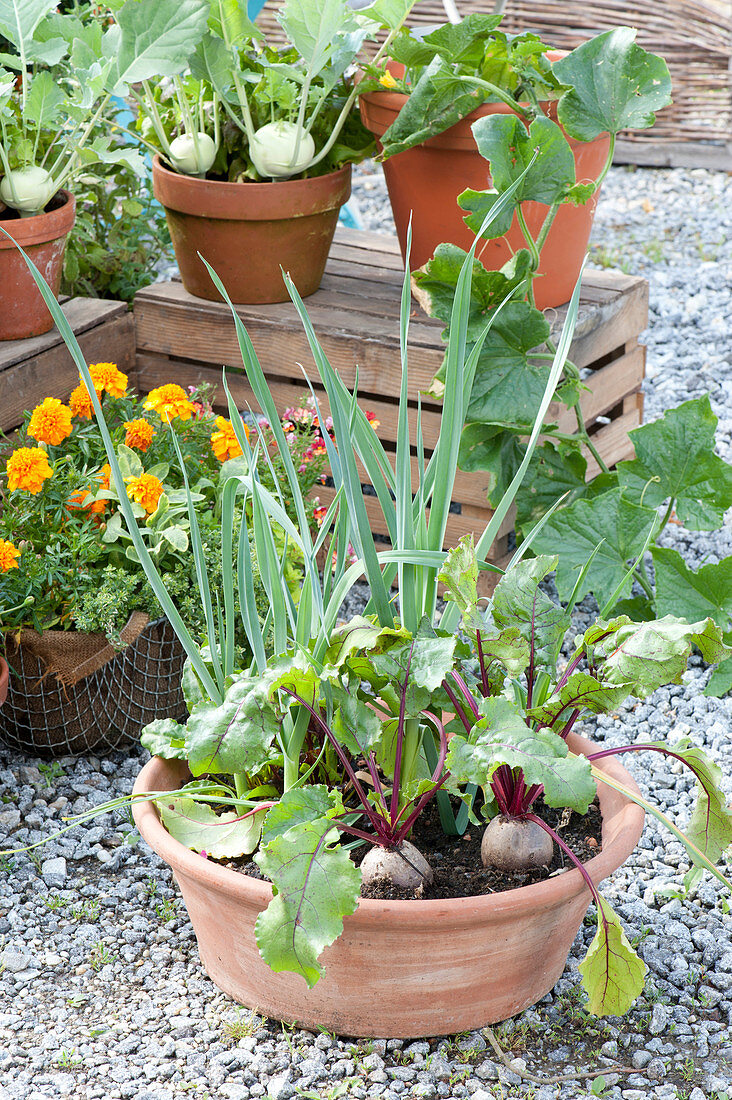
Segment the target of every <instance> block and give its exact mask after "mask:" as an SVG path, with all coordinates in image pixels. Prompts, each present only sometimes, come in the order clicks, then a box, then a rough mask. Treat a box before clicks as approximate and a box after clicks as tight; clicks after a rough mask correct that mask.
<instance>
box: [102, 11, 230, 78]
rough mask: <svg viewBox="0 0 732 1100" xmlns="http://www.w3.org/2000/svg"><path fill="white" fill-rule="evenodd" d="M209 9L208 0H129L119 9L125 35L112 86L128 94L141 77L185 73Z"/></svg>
mask: <svg viewBox="0 0 732 1100" xmlns="http://www.w3.org/2000/svg"><path fill="white" fill-rule="evenodd" d="M209 11H210V5H209V4H208V3H207V2H206V0H127V2H126V3H125V5H124V6H123V7H122V8H121V9H120V11H119V12H118V13H117V23H118V25H119V27H120V30H121V37H120V41H119V52H118V53H117V54H116V58H115V65H114V68H113V70H112V75H111V83H112V87H111V89H110V90H111V91H112V92H113V93H114V94H115V95H124V94H125V92H126V89H127V88H128V86H129V85H130V84H134V83H136V82H138V81H140V80H150V79H153V78H155V77H160V76H174V75H175V74H176V73H182V72H183V70H184V69H185V67H186V65H187V64H188V59H189V58H190V56H191V54H192V53H193V51H194V49H195V47H196V44H197V43H198V42H199V40H200V39H201V38H202V37H203V35H204V33H205V31H206V22H207V20H208V15H209Z"/></svg>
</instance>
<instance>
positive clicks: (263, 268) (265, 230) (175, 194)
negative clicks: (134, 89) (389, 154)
mask: <svg viewBox="0 0 732 1100" xmlns="http://www.w3.org/2000/svg"><path fill="white" fill-rule="evenodd" d="M153 191H154V193H155V198H156V199H158V201H159V202H160V203H162V205H163V206H164V208H165V216H166V218H167V220H168V228H169V229H170V236H171V239H172V241H173V248H174V249H175V258H176V261H177V263H178V267H179V269H180V274H181V279H182V280H183V286H184V287H185V288H186V290H187V291H189V293H191V294H195V295H196V296H197V297H198V298H207V299H208V300H209V301H214V302H220V301H221V295H220V294H219V292H218V290H217V289H216V287H215V286H214V284H213V281H212V280H211V276H210V275H209V273H208V271H207V270H206V267H205V265H204V264H203V263H202V262H201V259H200V256H199V255H198V253H199V252H200V254H201V256H204V257H205V259H206V260H207V261H208V262H209V263H210V264H211V266H212V267H213V269H214V271H215V272H216V274H217V275H218V276H219V278H220V279H221V281H222V283H223V284H224V286H225V287H226V290H227V292H228V294H229V296H230V297H231V300H232V301H233V302H234V303H235V304H237V305H250V304H251V305H255V304H260V303H268V302H284V301H287V300H289V294H288V293H287V290H286V288H285V284H284V281H283V278H282V270H280V269H281V268H282V269H283V270H284V271H287V272H289V273H290V275H291V276H292V279H293V282H294V283H295V286H296V287H297V289H298V291H299V293H300V294H301V296H302V297H303V298H304V297H306V296H307V295H308V294H314V293H315V291H316V290H317V289H318V287H319V286H320V282H321V279H322V278H323V272H324V271H325V264H326V261H327V259H328V252H329V251H330V246H331V243H332V241H333V234H334V233H335V229H336V225H337V223H338V213H339V211H340V208H341V207H342V206H343V205H344V204H345V203H346V202H348V199H349V196H350V194H351V166H350V164H349V165H346V166H345V167H344V168H340V169H339V170H338V171H337V172H330V173H328V175H325V176H315V177H314V178H313V179H302V180H282V181H280V182H277V183H226V182H219V181H217V180H201V179H196V178H195V177H193V176H183V175H180V174H179V173H178V172H172V171H171V170H170V169H169V168H166V167H165V165H164V164H163V162H162V160H161V159H160V157H159V156H155V157H154V158H153Z"/></svg>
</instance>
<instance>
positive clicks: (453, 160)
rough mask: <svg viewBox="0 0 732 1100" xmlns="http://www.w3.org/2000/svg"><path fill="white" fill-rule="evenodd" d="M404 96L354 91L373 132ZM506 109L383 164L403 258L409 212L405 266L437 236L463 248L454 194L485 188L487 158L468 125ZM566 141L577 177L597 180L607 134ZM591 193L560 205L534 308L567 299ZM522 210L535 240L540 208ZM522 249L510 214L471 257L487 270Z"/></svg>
mask: <svg viewBox="0 0 732 1100" xmlns="http://www.w3.org/2000/svg"><path fill="white" fill-rule="evenodd" d="M406 101H407V96H405V95H403V94H402V93H399V92H387V91H384V92H370V93H369V94H368V95H364V96H361V98H360V105H361V117H362V119H363V122H364V125H365V126H366V127H367V128H368V129H369V130H371V132H372V133H374V134H376V136H377V138H378V137H380V136H381V135H382V134H383V133H384V132H385V130H387V129H388V127H389V126H391V124H392V123H393V122H394V119H395V118H396V116H397V115H398V114H399V111H400V110H401V109H402V107H403V106H404V104H405V103H406ZM542 107H543V109H544V110H547V113H548V114H549V115H550V117H551V110H548V108H549V104H546V103H544V104H542ZM511 113H512V112H511V109H510V107H508V106H506V104H504V103H487V104H484V105H483V106H482V107H479V108H478V109H477V110H475V111H473V112H472V114H470V115H468V116H467V118H464V119H462V120H461V121H460V122H458V123H457V124H456V125H455V126H451V127H450V129H449V130H446V131H445V133H444V134H439V135H438V136H437V137H433V138H429V139H428V140H427V141H426V142H424V144H422V145H417V146H415V147H414V148H413V149H407V150H406V152H404V153H397V154H396V156H393V157H390V158H389V159H388V160H386V161H384V175H385V177H386V185H387V188H388V190H389V198H390V200H391V208H392V211H393V214H394V222H395V224H396V231H397V236H398V237H399V244H400V247H401V250H402V255H404V252H405V249H406V241H407V227H408V225H409V217H410V214H411V216H412V254H411V258H410V264H411V267H412V268H413V269H414V268H417V267H421V266H422V265H423V264H425V263H427V261H428V260H429V259H430V257H431V256H433V255H434V252H435V249H436V248H437V246H438V244H441V243H442V242H443V241H444V242H448V243H450V244H457V245H460V246H461V248H465V249H467V248H470V246H471V244H472V243H473V239H474V236H473V233H472V232H471V231H470V230H469V229H468V227H467V226H466V225H465V222H464V221H463V217H464V216H465V212H464V211H463V210H461V209H460V207H459V206H458V205H457V198H458V195H460V194H461V193H462V192H463V191H465V190H466V189H467V188H473V189H474V190H475V191H482V190H485V189H486V188H488V187H491V186H492V182H491V176H490V172H489V170H488V162H487V161H486V160H485V159H484V158H483V157H482V156H481V155H480V153H479V152H478V148H477V146H476V144H475V140H474V138H473V134H472V131H471V129H470V127H471V125H472V124H473V123H474V122H475V121H476V120H477V119H479V118H484V117H485V116H486V115H490V114H511ZM568 140H569V143H570V145H571V146H572V151H573V153H574V158H575V164H576V171H577V182H578V183H579V182H582V181H587V180H591V179H596V178H597V176H598V175H599V173H600V172H601V171H602V168H603V165H604V164H605V160H606V159H607V155H608V150H609V148H610V139H609V137H608V135H607V134H602V135H601V136H600V137H598V138H596V139H595V141H590V142H581V141H575V140H574V139H572V138H569V139H568ZM597 197H598V196H597V195H593V197H592V198H591V199H590V200H589V202H588V203H586V205H585V206H562V207H560V209H559V211H558V213H557V216H556V218H555V219H554V224H553V225H552V227H551V229H550V231H549V235H548V237H547V240H546V244H545V245H544V248H543V250H542V265H541V268H540V270H539V274H540V275H543V276H545V277H544V278H539V279H537V281H536V282H535V283H534V294H535V297H536V304H537V306H538V307H539V309H547V308H550V307H552V306H560V305H563V304H564V303H565V302H568V301H569V299H570V297H571V296H572V291H573V290H574V285H575V283H576V282H577V278H578V276H579V272H580V267H581V266H582V261H583V259H584V257H585V253H586V252H587V244H588V242H589V239H590V232H591V230H592V221H593V218H594V216H595V208H596V206H597ZM523 209H524V214H525V217H526V222H527V225H528V227H529V230H530V231H531V233H532V236H534V237H536V236H537V235H538V232H539V229H540V228H541V225H542V222H543V221H544V217H545V215H546V212H547V207H546V206H543V205H542V204H540V203H533V202H531V203H525V204H524V207H523ZM523 247H525V245H524V238H523V235H522V233H521V230H520V229H519V227H518V223H517V222H516V219H515V218H514V221H513V224H512V226H511V229H510V230H509V232H508V233H507V234H506V236H505V237H500V238H498V239H497V240H495V241H485V242H482V243H481V244H480V245H479V246H478V250H477V253H476V255H477V257H478V258H479V259H480V261H481V263H482V264H483V265H484V266H485V267H487V268H488V270H489V271H492V270H497V269H498V268H500V267H502V266H503V264H504V263H506V261H507V260H509V259H510V258H511V256H512V255H513V254H514V253H515V252H516V251H517V250H518V249H519V248H523Z"/></svg>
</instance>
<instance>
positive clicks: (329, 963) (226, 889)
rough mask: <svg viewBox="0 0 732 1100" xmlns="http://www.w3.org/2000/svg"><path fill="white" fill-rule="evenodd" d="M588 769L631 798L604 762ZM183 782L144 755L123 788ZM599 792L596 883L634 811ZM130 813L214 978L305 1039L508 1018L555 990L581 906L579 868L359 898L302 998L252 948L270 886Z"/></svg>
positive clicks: (584, 895) (627, 849)
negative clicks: (513, 882)
mask: <svg viewBox="0 0 732 1100" xmlns="http://www.w3.org/2000/svg"><path fill="white" fill-rule="evenodd" d="M568 744H569V747H570V749H571V751H572V752H584V753H588V752H592V751H595V749H596V746H595V745H593V744H592V743H591V742H589V741H586V740H585V739H584V738H581V737H579V736H577V735H576V734H570V736H569V738H568ZM597 767H598V768H599V769H600V770H602V771H605V772H607V774H608V775H609V776H612V777H613V778H614V779H616V780H618V781H619V782H621V783H622V784H624V785H625V786H627V787H629V788H630V790H632V791H637V790H638V788H637V786H636V784H635V783H634V781H633V779H632V778H631V776H630V775H629V774H628V772H627V771H626V770H625V768H624V767H623V766H622V765H621V764H620V763H619V762H618V761H617V760H616V759H614V758H613V757H607V758H605V759H604V760H601V761H598V762H597ZM188 778H189V773H188V769H187V767H186V765H185V763H184V762H183V761H181V760H170V761H164V760H161V759H160V758H159V757H153V759H152V760H150V761H149V762H148V763H147V764H146V765H145V767H144V768H143V769H142V771H141V772H140V774H139V776H138V777H137V782H136V783H135V787H134V793H135V794H138V795H139V794H143V793H151V792H153V791H165V790H168V791H172V790H176V789H177V788H178V787H179V786H180V784H181V783H184V782H185V781H186V780H187V779H188ZM598 793H599V799H600V809H601V812H602V850H601V852H600V854H599V855H597V856H595V857H594V858H593V859H591V860H589V861H588V863H586V864H585V869H586V870H587V872H588V874H589V875H590V876H591V877H592V880H593V882H594V883H595V884H599V883H600V882H601V881H602V879H604V878H606V877H607V876H608V875H610V874H612V872H613V871H614V870H616V869H617V868H618V867H619V866H620V865H621V863H623V861H624V860H626V859H627V858H628V856H629V855H630V853H631V852H632V851H633V849H634V847H635V845H636V844H637V842H638V840H639V838H640V835H641V832H642V829H643V816H644V815H643V810H642V809H641V808H640V807H639V806H637V805H636V804H635V803H633V802H630V801H629V800H628V799H627V798H625V797H624V796H623V795H621V794H620V793H619V792H618V791H616V790H614V789H612V788H611V787H608V786H605V785H603V784H600V786H599V792H598ZM133 813H134V817H135V823H136V824H137V827H138V829H139V830H140V833H141V834H142V836H143V837H144V838H145V840H146V841H147V842H148V844H149V845H150V847H151V848H152V849H153V850H154V851H155V852H157V853H158V855H159V856H161V857H162V859H164V860H165V861H166V863H168V864H169V865H170V866H171V867H172V868H173V872H174V874H175V877H176V879H177V881H178V884H179V886H180V888H181V891H182V893H183V898H184V901H185V903H186V907H187V909H188V913H189V915H190V918H191V922H192V924H193V928H194V930H195V933H196V937H197V939H198V948H199V951H200V954H201V962H202V964H203V966H204V968H205V970H206V971H207V972H208V974H209V976H210V977H211V979H212V980H213V981H214V982H215V983H216V985H218V986H219V988H220V989H223V990H224V992H225V993H228V994H229V995H230V996H232V997H233V998H234V999H235V1000H237V1001H239V1002H240V1003H241V1004H243V1005H246V1006H247V1007H248V1008H251V1009H253V1010H254V1011H256V1012H260V1013H262V1014H263V1015H265V1016H273V1017H275V1019H279V1020H286V1021H288V1022H294V1023H297V1024H299V1025H300V1026H302V1027H305V1028H308V1029H310V1030H312V1031H314V1030H316V1029H317V1028H325V1029H327V1030H328V1031H335V1032H337V1033H339V1034H343V1035H357V1036H378V1037H385V1038H394V1037H396V1038H402V1039H406V1038H424V1037H425V1036H429V1035H446V1034H448V1033H451V1032H456V1031H473V1030H475V1029H476V1028H480V1027H483V1026H485V1025H486V1024H491V1023H495V1022H497V1021H498V1020H505V1019H506V1018H507V1017H509V1016H514V1015H515V1014H516V1013H517V1012H521V1011H523V1009H525V1008H527V1007H528V1006H529V1005H531V1004H535V1003H536V1001H538V1000H540V999H541V998H542V997H543V996H544V995H545V994H546V993H548V992H549V990H550V989H552V988H553V986H554V985H555V984H556V982H557V980H558V979H559V977H560V976H561V974H562V971H563V970H564V965H565V963H566V961H567V955H568V954H569V949H570V947H571V946H572V943H573V941H574V938H575V936H576V934H577V930H578V929H579V926H580V924H581V923H582V918H583V916H584V914H585V911H586V909H587V906H588V905H589V903H590V900H591V898H590V891H589V890H588V888H587V886H586V885H585V882H584V879H583V878H582V875H581V874H580V872H579V871H578V870H577V869H573V870H568V871H565V872H564V873H563V874H561V875H557V876H555V877H554V878H549V879H546V880H545V881H544V882H539V883H535V884H534V885H532V886H522V887H521V888H519V889H516V890H507V891H505V892H504V893H498V894H485V895H482V896H480V897H470V898H453V899H451V900H444V901H376V900H371V899H367V898H366V899H362V900H361V901H360V902H359V905H358V909H357V910H356V912H355V913H354V914H353V915H352V916H349V917H346V918H345V920H344V922H343V935H342V936H340V937H339V939H337V940H336V941H335V943H334V944H332V945H331V946H330V947H328V948H326V950H325V951H324V952H323V954H322V956H321V962H322V964H323V966H324V967H325V976H324V977H322V978H321V979H320V981H318V982H317V983H316V985H315V986H314V987H313V988H312V989H308V988H307V986H306V984H305V981H304V979H303V978H301V977H300V975H298V974H292V973H290V972H288V971H283V972H281V973H279V974H275V973H274V972H273V971H272V970H270V968H269V967H268V966H267V965H266V963H264V962H263V960H262V958H261V957H260V955H259V951H258V950H257V945H256V942H255V939H254V923H255V921H256V919H257V916H258V915H259V913H260V912H261V911H262V910H263V909H265V908H266V907H267V905H268V904H269V902H270V901H271V900H272V887H271V886H270V884H269V883H268V882H262V881H260V880H259V879H255V878H250V877H249V876H248V875H243V874H240V873H238V872H236V871H232V870H228V869H227V868H225V867H222V866H221V865H220V864H218V863H216V862H215V861H214V860H211V859H204V858H202V857H201V856H200V855H198V854H197V853H196V852H192V851H191V850H190V849H189V848H186V847H185V846H184V845H183V844H181V843H180V842H179V841H177V840H174V839H173V837H171V835H170V834H169V833H168V832H167V831H166V829H165V828H164V827H163V825H162V824H161V822H160V819H159V817H158V813H157V810H156V809H155V806H154V804H153V803H152V802H136V803H135V804H134V805H133Z"/></svg>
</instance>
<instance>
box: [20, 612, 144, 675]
mask: <svg viewBox="0 0 732 1100" xmlns="http://www.w3.org/2000/svg"><path fill="white" fill-rule="evenodd" d="M149 621H150V616H149V615H146V614H145V613H144V612H143V611H133V612H132V614H131V616H130V618H129V619H128V621H127V623H126V624H125V626H124V627H123V628H122V630H121V631H120V640H121V641H122V642H124V644H125V646H128V645H131V644H132V642H134V641H135V640H136V639H137V638H138V637H139V636H140V634H141V633H142V631H143V630H144V629H145V627H146V626H147V624H148V623H149ZM17 639H18V645H19V646H22V647H23V648H24V649H25V650H26V652H27V653H29V654H30V655H31V656H32V657H37V658H38V660H39V661H42V662H43V664H44V666H45V668H46V674H47V675H50V676H55V677H56V679H57V680H58V681H59V683H61V684H66V686H67V687H71V686H72V685H73V684H75V683H77V681H79V680H83V679H84V677H85V676H91V674H92V672H96V671H97V670H98V669H100V668H101V667H102V665H106V663H107V661H111V660H112V658H113V657H114V655H115V653H119V652H120V647H119V646H117V647H115V646H113V645H112V644H111V643H110V642H109V641H108V640H107V636H106V634H81V633H78V632H77V631H75V630H45V631H44V632H43V634H39V633H38V631H36V630H21V631H20V633H19V634H18V635H17Z"/></svg>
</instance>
